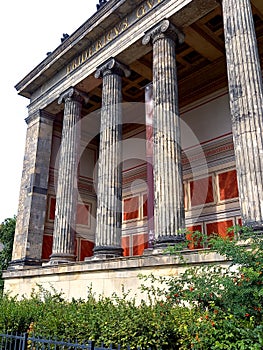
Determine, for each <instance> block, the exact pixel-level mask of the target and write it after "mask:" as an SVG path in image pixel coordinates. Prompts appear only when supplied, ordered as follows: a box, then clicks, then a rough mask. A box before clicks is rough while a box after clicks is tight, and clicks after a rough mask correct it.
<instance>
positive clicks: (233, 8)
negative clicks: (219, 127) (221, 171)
mask: <svg viewBox="0 0 263 350" xmlns="http://www.w3.org/2000/svg"><path fill="white" fill-rule="evenodd" d="M222 8H223V17H224V33H225V47H226V61H227V72H228V85H229V97H230V110H231V116H232V130H233V139H234V147H235V155H236V167H237V178H238V188H239V198H240V209H241V217H242V222H243V225H249V226H252V227H253V228H254V229H255V230H262V229H263V86H262V73H261V69H260V61H259V55H258V48H257V40H256V34H255V28H254V22H253V16H252V10H251V4H250V0H239V1H236V0H223V1H222Z"/></svg>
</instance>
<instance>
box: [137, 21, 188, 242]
mask: <svg viewBox="0 0 263 350" xmlns="http://www.w3.org/2000/svg"><path fill="white" fill-rule="evenodd" d="M183 38H184V36H183V35H182V33H180V32H179V31H178V30H177V29H176V28H175V27H174V26H173V25H172V24H171V23H170V22H169V21H168V20H164V21H162V22H160V23H159V24H157V25H156V26H155V27H154V28H152V29H151V30H150V31H149V32H147V33H146V35H145V37H144V38H143V44H144V45H146V44H148V43H149V42H151V43H152V45H153V101H154V111H153V128H154V135H153V140H154V152H153V170H154V197H155V201H154V227H155V237H156V238H157V242H156V245H155V246H156V247H163V246H166V245H167V244H170V243H171V244H173V243H176V242H178V241H181V240H183V239H184V236H183V235H182V234H181V233H180V229H182V228H184V226H185V218H184V200H183V183H182V164H181V136H180V118H179V108H178V91H177V71H176V54H175V48H176V45H177V44H178V43H180V42H182V41H183Z"/></svg>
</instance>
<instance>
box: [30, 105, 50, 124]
mask: <svg viewBox="0 0 263 350" xmlns="http://www.w3.org/2000/svg"><path fill="white" fill-rule="evenodd" d="M37 119H39V120H40V121H41V122H42V123H46V124H52V123H53V121H54V120H55V116H54V115H53V114H51V113H48V112H46V111H45V110H43V109H39V110H38V111H36V112H34V113H32V114H30V115H29V116H28V117H27V118H26V119H25V122H26V123H27V124H28V125H29V124H31V123H32V122H34V121H35V120H37Z"/></svg>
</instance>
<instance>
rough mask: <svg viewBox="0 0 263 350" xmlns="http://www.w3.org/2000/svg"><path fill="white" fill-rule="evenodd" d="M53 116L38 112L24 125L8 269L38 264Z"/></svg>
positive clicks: (43, 221) (40, 252)
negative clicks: (17, 201)
mask: <svg viewBox="0 0 263 350" xmlns="http://www.w3.org/2000/svg"><path fill="white" fill-rule="evenodd" d="M53 121H54V116H53V115H51V114H49V113H47V112H45V111H43V110H39V111H37V112H35V113H34V114H32V115H29V117H28V118H27V119H26V122H27V124H28V127H27V136H26V147H25V156H24V164H23V173H22V180H21V187H20V196H19V205H18V213H17V219H16V231H15V237H14V245H13V255H12V261H11V263H10V268H21V267H23V266H30V265H40V264H41V255H42V242H43V234H44V224H45V217H46V208H47V189H48V176H49V165H50V154H51V144H52V133H53Z"/></svg>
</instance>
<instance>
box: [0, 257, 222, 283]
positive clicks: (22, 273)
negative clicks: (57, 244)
mask: <svg viewBox="0 0 263 350" xmlns="http://www.w3.org/2000/svg"><path fill="white" fill-rule="evenodd" d="M182 257H183V258H185V259H187V263H184V262H182V261H181V260H180V259H179V258H178V257H176V256H170V255H164V254H152V255H146V256H139V257H138V256H136V257H128V258H126V257H120V258H112V259H108V260H100V261H98V260H89V261H83V262H75V263H65V264H58V265H43V266H41V267H33V268H32V267H31V268H28V267H25V268H23V269H16V270H8V271H4V272H3V278H4V279H5V280H7V279H9V278H30V277H36V276H45V275H46V276H47V275H54V274H76V273H83V272H85V273H89V272H90V273H93V272H100V271H103V272H105V271H114V270H136V269H138V270H140V269H141V268H143V269H147V268H157V267H159V268H162V267H163V268H165V267H169V266H170V267H180V266H183V265H186V266H187V265H198V264H209V263H227V260H226V259H225V258H224V257H223V256H221V255H219V254H217V253H214V252H209V251H208V250H196V251H191V250H189V251H188V250H186V251H184V252H183V253H182Z"/></svg>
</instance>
